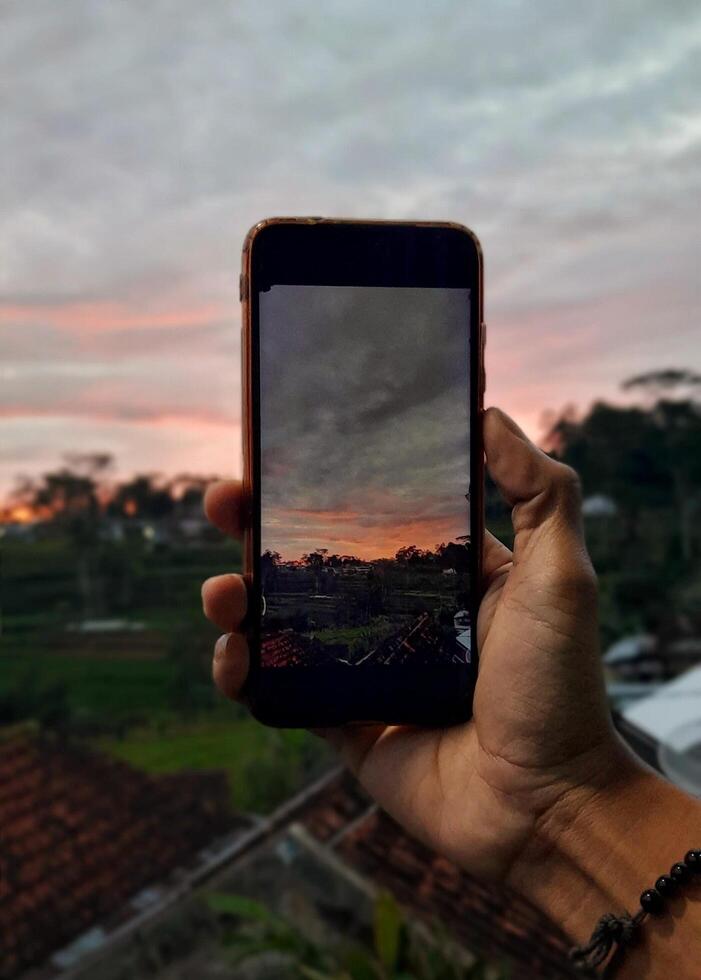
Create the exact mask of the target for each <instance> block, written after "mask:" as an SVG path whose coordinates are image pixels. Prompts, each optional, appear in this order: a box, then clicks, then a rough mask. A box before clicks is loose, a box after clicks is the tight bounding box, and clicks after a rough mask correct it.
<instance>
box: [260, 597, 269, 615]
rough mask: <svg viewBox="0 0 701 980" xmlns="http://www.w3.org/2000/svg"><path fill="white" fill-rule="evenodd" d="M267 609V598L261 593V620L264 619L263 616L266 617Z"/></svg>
mask: <svg viewBox="0 0 701 980" xmlns="http://www.w3.org/2000/svg"><path fill="white" fill-rule="evenodd" d="M267 608H268V605H267V603H266V601H265V596H264V595H263V594H262V593H261V597H260V618H261V619H262V618H263V616H265V611H266V609H267Z"/></svg>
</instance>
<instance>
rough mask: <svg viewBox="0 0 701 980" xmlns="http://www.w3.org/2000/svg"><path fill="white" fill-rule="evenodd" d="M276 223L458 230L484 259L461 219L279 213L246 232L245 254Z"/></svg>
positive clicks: (259, 222)
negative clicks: (352, 216)
mask: <svg viewBox="0 0 701 980" xmlns="http://www.w3.org/2000/svg"><path fill="white" fill-rule="evenodd" d="M276 225H304V226H309V225H355V226H359V227H363V226H367V227H373V226H377V225H381V226H395V227H399V228H402V227H403V228H443V229H446V230H452V231H457V232H460V233H461V234H463V235H466V236H467V237H468V238H469V239H470V240H471V241H472V244H473V246H474V248H475V251H476V252H477V257H478V260H479V263H480V266H481V265H482V261H483V254H484V253H483V250H482V245H481V242H480V240H479V238H478V237H477V235H476V233H475V232H474V231H473V230H472V229H471V228H470V227H468V226H467V225H466V224H464V223H463V222H461V221H447V220H441V219H436V220H430V219H424V220H420V221H411V220H408V219H398V220H396V221H395V220H394V219H392V218H328V217H321V216H319V215H279V216H274V217H269V218H261V220H260V221H256V223H255V224H253V225H251V227H250V228H249V229H248V231H247V232H246V235H245V237H244V240H243V247H242V252H243V254H244V255H245V254H247V253H249V252H250V250H251V247H252V245H253V242H254V241H255V239H256V238H257V237H258V235H259V234H260V233H261V232H263V231H265V230H266V229H267V228H271V227H275V226H276Z"/></svg>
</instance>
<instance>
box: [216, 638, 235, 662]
mask: <svg viewBox="0 0 701 980" xmlns="http://www.w3.org/2000/svg"><path fill="white" fill-rule="evenodd" d="M230 637H231V633H224V634H223V635H222V636H220V637H219V639H218V640H217V642H216V643H215V644H214V659H215V660H222V659H223V658H224V657H225V656H226V651H227V648H228V646H229V639H230Z"/></svg>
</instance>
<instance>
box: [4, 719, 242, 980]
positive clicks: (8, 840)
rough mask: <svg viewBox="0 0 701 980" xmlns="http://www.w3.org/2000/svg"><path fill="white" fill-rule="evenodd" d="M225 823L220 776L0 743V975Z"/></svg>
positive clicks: (72, 749)
mask: <svg viewBox="0 0 701 980" xmlns="http://www.w3.org/2000/svg"><path fill="white" fill-rule="evenodd" d="M231 825H232V818H231V816H230V813H229V805H228V789H227V783H226V778H225V777H224V775H223V774H219V773H193V774H177V775H168V776H160V777H154V776H149V775H147V774H146V773H143V772H139V771H137V770H135V769H132V768H131V767H130V766H128V765H126V764H125V763H122V762H118V761H116V760H114V759H111V758H107V757H105V756H102V755H99V754H97V753H94V752H90V751H88V750H86V749H84V748H80V747H77V746H75V745H67V744H62V743H60V742H57V741H54V740H48V739H39V738H30V737H26V736H24V737H19V738H15V739H12V740H11V741H9V742H5V743H4V744H1V745H0V978H2V980H6V978H10V977H14V976H15V975H16V974H17V973H18V972H19V971H20V970H22V969H24V968H26V967H28V966H30V965H33V964H36V963H39V962H41V961H42V960H44V959H46V957H47V956H48V955H50V954H51V953H52V952H53V951H54V950H56V949H57V948H59V947H60V946H62V945H64V944H65V943H66V942H68V941H69V940H70V939H72V938H73V937H74V936H76V935H78V934H79V933H81V932H84V931H85V930H86V929H88V928H89V927H90V926H92V925H93V924H95V923H96V922H97V921H98V920H104V919H105V918H107V917H108V916H110V915H111V914H113V913H114V912H115V911H116V910H118V909H119V908H120V907H121V906H123V905H124V904H125V902H126V901H127V900H128V899H129V898H130V897H131V896H133V895H134V894H135V893H137V892H138V891H139V890H140V889H142V888H144V887H145V886H146V885H149V884H150V883H151V882H154V881H156V880H158V879H161V878H163V877H165V875H166V874H167V873H168V872H170V871H171V870H172V869H173V868H175V867H178V866H182V865H183V864H185V863H187V861H188V858H190V857H191V856H192V855H193V854H194V852H195V851H197V850H198V849H199V848H201V847H203V846H204V845H205V844H207V843H208V842H209V841H210V840H211V839H212V838H213V837H214V836H217V835H220V834H222V833H224V832H225V831H226V830H228V829H229V828H230V827H231Z"/></svg>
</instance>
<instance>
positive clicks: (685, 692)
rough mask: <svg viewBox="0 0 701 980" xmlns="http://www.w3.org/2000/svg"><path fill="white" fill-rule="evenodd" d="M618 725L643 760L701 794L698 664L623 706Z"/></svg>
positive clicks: (700, 673)
mask: <svg viewBox="0 0 701 980" xmlns="http://www.w3.org/2000/svg"><path fill="white" fill-rule="evenodd" d="M618 728H619V730H620V731H621V733H622V734H623V735H624V737H625V738H626V739H627V741H628V742H629V743H630V745H631V746H632V748H633V749H635V751H636V752H637V753H638V754H639V755H640V756H641V757H642V758H643V759H645V761H646V762H648V763H649V764H650V765H653V766H655V767H656V768H658V769H660V770H661V771H662V772H663V773H664V774H665V775H666V776H667V777H668V778H669V779H670V780H671V781H672V782H674V783H676V784H677V785H678V786H681V787H682V788H683V789H686V790H687V791H688V792H690V793H693V794H694V795H696V796H701V666H697V667H694V668H692V669H691V670H687V671H686V672H685V673H684V674H682V675H681V676H679V677H676V678H675V679H674V680H672V681H669V682H668V683H666V684H662V685H660V686H659V687H658V688H657V690H656V691H655V692H654V693H653V694H651V695H650V696H649V697H645V698H641V699H639V700H637V701H635V702H634V703H633V704H631V705H629V706H628V707H626V708H625V709H624V710H623V711H622V712H621V713H620V715H619V717H618Z"/></svg>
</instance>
